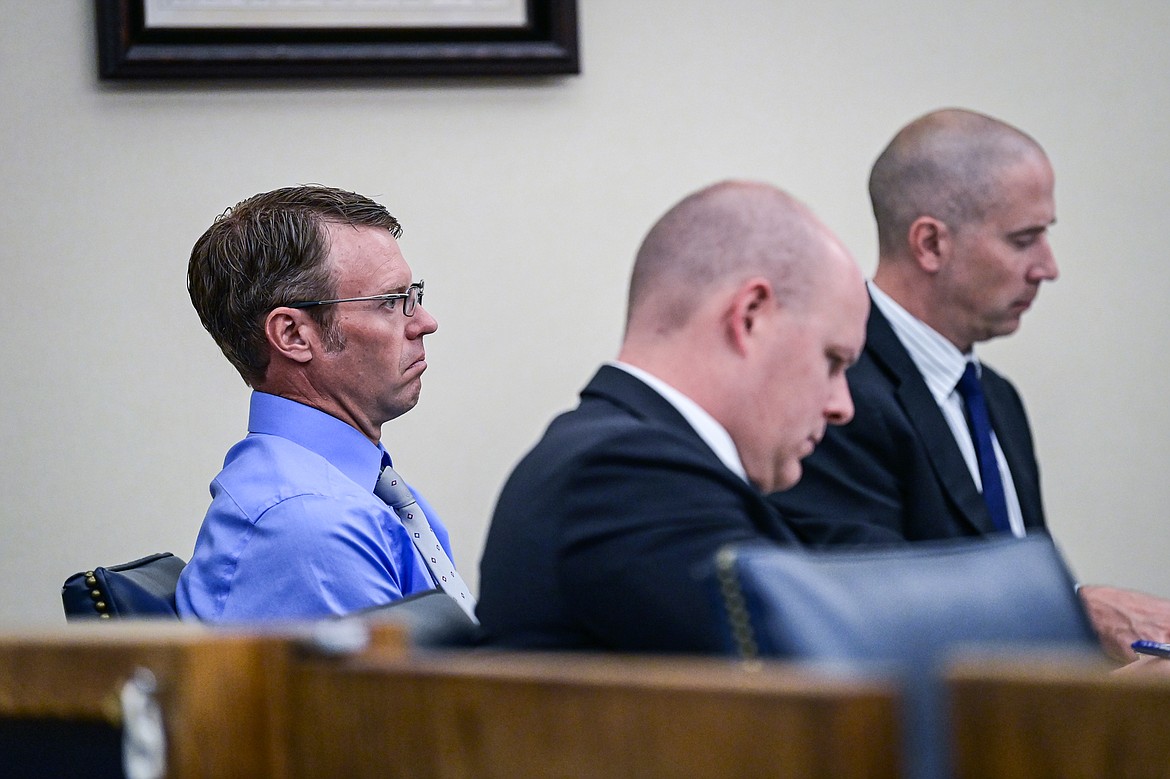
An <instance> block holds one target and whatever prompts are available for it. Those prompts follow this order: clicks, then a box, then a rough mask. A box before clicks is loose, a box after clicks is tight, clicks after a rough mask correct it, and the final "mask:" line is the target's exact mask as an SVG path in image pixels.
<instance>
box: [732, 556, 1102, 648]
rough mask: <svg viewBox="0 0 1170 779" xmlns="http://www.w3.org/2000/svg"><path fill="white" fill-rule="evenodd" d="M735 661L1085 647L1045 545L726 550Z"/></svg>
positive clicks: (1078, 618) (1089, 637)
mask: <svg viewBox="0 0 1170 779" xmlns="http://www.w3.org/2000/svg"><path fill="white" fill-rule="evenodd" d="M716 565H717V569H718V581H719V585H720V591H721V593H722V596H723V602H724V605H725V608H726V610H727V613H728V614H729V619H730V622H729V625H730V626H732V627H731V629H729V631H728V639H729V646H733V647H734V649H735V651H736V652H738V653H739V654H741V655H763V656H774V657H788V658H805V659H817V660H840V661H864V662H873V661H878V662H887V663H910V664H913V665H915V666H916V667H918V668H925V667H927V666H928V665H929V664H930V663H931V662H932V660H933V659H935V658H937V657H939V656H940V655H942V654H944V653H946V652H947V651H948V650H951V649H954V648H955V647H958V646H966V645H974V644H981V645H988V644H996V645H1003V644H1013V645H1020V644H1029V645H1045V646H1051V645H1063V646H1066V647H1079V648H1085V647H1093V646H1096V637H1095V634H1094V633H1093V630H1092V627H1091V626H1090V624H1089V621H1088V618H1087V617H1086V615H1085V612H1084V609H1083V607H1082V606H1081V603H1080V598H1079V597H1078V596H1077V595H1076V591H1075V585H1074V583H1073V580H1072V577H1071V576H1070V575H1069V572H1068V569H1067V568H1066V567H1065V564H1064V561H1063V560H1062V559H1061V556H1060V553H1059V552H1058V551H1057V549H1056V547H1055V546H1054V544H1053V543H1052V539H1051V538H1049V537H1048V536H1046V535H1037V536H1028V537H1026V538H1019V539H1017V538H1010V537H1005V538H999V539H978V540H975V539H972V540H962V541H956V542H940V543H933V542H932V543H918V544H908V545H905V546H898V547H886V548H880V549H873V548H867V549H843V550H828V551H806V550H800V549H788V548H780V547H776V546H774V545H767V546H764V545H747V546H739V547H728V548H725V549H723V550H721V551H720V553H719V556H718V559H717V563H716Z"/></svg>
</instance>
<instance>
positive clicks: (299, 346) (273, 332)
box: [264, 306, 317, 363]
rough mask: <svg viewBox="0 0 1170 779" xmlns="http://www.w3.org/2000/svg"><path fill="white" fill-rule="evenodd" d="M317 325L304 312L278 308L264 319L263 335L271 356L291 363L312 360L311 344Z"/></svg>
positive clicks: (313, 341) (313, 340)
mask: <svg viewBox="0 0 1170 779" xmlns="http://www.w3.org/2000/svg"><path fill="white" fill-rule="evenodd" d="M316 330H317V323H316V322H314V321H313V320H312V317H310V316H309V315H308V314H306V313H305V312H304V311H301V310H299V309H295V308H287V307H283V306H282V307H280V308H274V309H272V310H271V311H269V312H268V316H267V317H265V318H264V335H265V337H266V338H267V339H268V345H269V346H270V347H272V352H273V354H279V355H282V356H283V357H284V358H285V359H288V360H292V361H293V362H301V363H306V362H308V361H309V360H311V359H313V344H314V343H315V341H316V339H315V338H314V335H315V334H316Z"/></svg>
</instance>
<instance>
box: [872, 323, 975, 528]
mask: <svg viewBox="0 0 1170 779" xmlns="http://www.w3.org/2000/svg"><path fill="white" fill-rule="evenodd" d="M865 350H866V351H867V352H868V353H869V354H870V356H872V357H873V359H874V361H875V362H876V363H878V365H879V366H880V367H881V368H882V369H883V370H884V371H885V372H886V373H887V374H888V375H889V376H890V378H891V380H892V381H893V383H894V394H895V396H896V397H897V399H898V403H899V404H900V405H901V406H902V409H903V410H904V411H905V412H906V418H907V419H909V420H910V424H911V425H912V426H913V427H914V429H915V430H917V431H918V438H919V440H920V441H921V442H922V445H923V447H924V448H925V449H926V452H927V455H928V457H929V459H930V462H931V465H932V466H933V468H934V472H935V474H936V475H937V476H938V480H939V483H940V484H941V485H942V489H943V492H945V493H946V495H947V497H948V498H949V499H950V500H951V501H952V502H953V503H954V505H955V507H956V508H957V510H958V513H959V515H960V516H961V517H962V518H963V520H965V521H966V522H967V523H968V524H970V525H971V527H973V528H975V530H977V531H978V532H979V533H981V534H984V533H993V532H995V528H994V526H993V525H992V523H991V516H990V514H989V513H988V511H987V504H986V503H984V501H983V496H982V495H980V494H979V490H978V489H977V488H976V487H975V482H974V481H973V480H972V479H971V472H970V471H969V470H968V469H967V463H966V461H965V460H963V454H962V452H960V451H959V445H958V444H957V443H955V436H954V434H953V433H952V432H951V428H950V426H949V425H947V421H946V419H945V418H944V417H943V415H942V412H941V411H940V410H939V408H938V404H937V403H935V401H934V396H933V395H931V394H930V390H929V389H928V388H927V386H926V382H925V381H923V379H922V374H921V373H919V371H918V367H917V366H916V365H915V364H914V361H913V360H912V359H911V358H910V354H909V353H908V352H907V351H906V348H905V347H904V346H903V345H902V342H901V341H899V340H898V336H897V335H896V334H895V333H894V330H893V328H892V327H890V323H889V322H888V321H886V318H885V317H884V316H883V315H882V313H881V311H879V310H878V308H877V306H873V307H872V308H871V309H870V314H869V324H868V327H867V335H866V343H865Z"/></svg>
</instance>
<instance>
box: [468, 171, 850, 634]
mask: <svg viewBox="0 0 1170 779" xmlns="http://www.w3.org/2000/svg"><path fill="white" fill-rule="evenodd" d="M868 308H869V303H868V300H867V299H866V294H865V287H864V282H863V279H862V276H861V273H860V271H859V270H858V268H857V266H856V264H855V263H854V262H853V260H852V258H851V257H850V256H849V254H848V253H847V252H846V250H845V249H844V247H843V246H842V245H841V244H840V243H839V242H838V241H837V239H836V238H835V237H834V236H833V235H832V233H830V232H829V230H828V229H827V228H826V227H825V226H824V225H823V224H821V222H820V221H819V220H817V218H816V217H815V216H814V215H813V214H812V213H811V212H810V211H809V210H808V209H807V208H806V207H805V206H804V205H802V204H801V203H799V202H798V201H796V200H795V199H793V198H792V197H790V196H788V195H787V194H785V193H784V192H781V191H780V190H778V189H775V188H774V187H771V186H768V185H765V184H758V183H750V182H724V183H721V184H716V185H714V186H711V187H708V188H706V189H703V190H701V191H699V192H696V193H694V194H692V195H690V196H689V197H687V198H685V199H684V200H683V201H682V202H680V203H679V204H678V205H676V206H675V207H674V208H672V209H671V210H670V211H668V212H667V213H666V214H665V215H664V216H663V217H662V218H661V219H660V220H659V221H658V223H657V224H655V226H654V227H653V229H651V231H650V233H649V234H648V235H647V236H646V239H645V241H644V242H643V244H642V247H641V249H640V250H639V251H638V255H637V258H636V260H635V263H634V271H633V275H632V278H631V282H630V294H629V311H628V317H627V322H626V333H625V338H624V341H623V343H622V347H621V351H620V353H619V355H618V360H617V361H616V362H613V363H609V364H607V365H604V366H602V367H601V369H600V370H598V372H597V374H596V375H595V376H594V377H593V379H592V380H591V381H590V382H589V384H588V386H586V387H585V389H584V390H583V391H582V393H581V403H580V405H579V406H578V407H577V408H576V409H574V410H572V411H569V412H567V413H565V414H562V415H561V416H560V417H558V418H557V419H556V420H554V421H553V423H552V424H551V425H550V426H549V428H548V430H547V431H546V432H545V434H544V437H543V439H542V440H541V441H540V442H539V443H538V444H537V445H536V447H535V448H534V449H533V450H532V451H531V452H529V453H528V455H527V456H526V457H525V458H524V459H523V460H522V461H521V462H520V464H519V465H518V466H517V467H516V469H515V471H513V473H512V475H511V477H510V478H509V479H508V481H507V483H506V484H505V486H504V489H503V492H502V493H501V495H500V498H499V501H498V503H497V505H496V510H495V514H494V516H493V518H492V523H491V528H490V530H489V533H488V538H487V543H486V547H485V550H484V555H483V560H482V563H481V575H480V589H481V592H480V601H479V609H478V612H477V613H478V615H479V618H480V620H481V622H482V624H483V627H484V629H485V631H486V633H487V636H488V639H489V641H490V642H491V643H494V644H496V645H502V646H512V647H530V648H571V649H615V650H627V651H651V650H657V651H696V652H715V651H721V650H724V649H725V648H726V647H725V645H724V642H723V638H722V633H721V630H720V629H719V628H718V625H719V620H718V619H717V616H716V613H715V609H714V603H713V602H712V599H711V594H710V593H709V592H707V590H706V589H705V588H704V587H703V586H701V585H700V584H699V582H698V581H697V580H696V579H695V577H694V575H693V574H694V572H695V569H696V568H697V567H699V566H703V565H707V564H709V563H710V561H711V560H712V558H713V556H714V554H715V552H716V550H718V549H719V547H720V546H722V545H723V544H726V543H733V542H742V541H750V540H753V539H760V540H769V541H772V542H775V543H778V544H789V543H795V542H796V539H795V537H794V536H793V534H792V532H791V531H790V530H789V528H788V527H787V526H786V525H785V523H784V522H783V520H782V519H781V518H780V516H779V514H778V513H777V512H776V510H775V509H774V508H773V507H772V506H770V505H769V504H768V502H767V500H766V499H765V498H764V493H766V492H770V491H772V490H779V489H784V488H786V487H790V486H792V485H793V484H794V483H796V481H797V480H798V479H799V478H800V474H801V459H802V458H804V457H806V456H807V455H808V454H809V453H810V452H811V451H812V450H813V447H814V446H815V445H816V443H817V441H819V440H820V438H821V437H822V436H823V435H824V432H825V428H826V426H828V425H834V424H842V423H844V422H846V421H848V419H849V418H850V416H851V415H852V413H853V406H852V402H851V401H850V398H849V392H848V389H847V387H846V384H845V368H846V367H847V366H849V365H850V364H852V363H853V361H854V360H855V359H856V358H857V356H858V355H859V354H860V352H861V348H862V344H863V341H864V330H865V317H866V313H867V311H868Z"/></svg>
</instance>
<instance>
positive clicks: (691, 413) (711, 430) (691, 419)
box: [609, 360, 748, 481]
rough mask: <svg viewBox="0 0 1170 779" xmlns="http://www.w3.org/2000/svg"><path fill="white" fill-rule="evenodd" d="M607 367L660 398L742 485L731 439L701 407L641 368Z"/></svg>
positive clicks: (616, 363)
mask: <svg viewBox="0 0 1170 779" xmlns="http://www.w3.org/2000/svg"><path fill="white" fill-rule="evenodd" d="M609 364H610V365H612V366H613V367H615V368H620V369H621V370H623V371H625V372H626V373H628V374H630V375H631V376H633V377H634V378H636V379H638V380H640V381H641V382H642V383H644V384H645V385H646V386H648V387H650V389H652V390H654V391H655V392H657V393H658V394H659V395H661V396H662V397H663V398H664V399H665V400H666V402H667V403H669V404H670V405H672V406H674V408H675V410H676V411H678V413H679V414H681V415H682V417H683V419H685V420H686V421H687V423H688V424H689V425H690V426H691V427H692V428H693V429H694V431H695V432H696V433H697V434H698V436H699V438H701V439H703V442H704V443H705V444H707V446H709V447H710V448H711V451H712V452H714V453H715V456H716V457H718V458H719V460H720V462H722V463H723V464H724V465H725V466H727V469H728V470H729V471H731V472H732V473H734V474H736V475H737V476H739V477H740V478H741V479H743V480H744V481H747V480H748V477H747V471H746V470H745V469H744V467H743V461H742V460H741V459H740V458H739V450H737V449H736V448H735V441H733V440H732V439H731V434H730V433H728V432H727V428H725V427H723V425H721V424H719V422H718V421H716V419H715V417H713V416H711V415H710V414H708V413H707V411H706V410H705V409H704V408H703V407H702V406H700V405H699V404H698V403H696V402H695V401H693V400H691V399H690V398H688V397H687V396H686V395H684V394H683V393H681V392H679V391H678V390H677V389H675V388H674V387H672V386H670V385H669V384H667V383H666V382H665V381H663V380H662V379H660V378H658V377H657V376H654V375H653V374H650V373H647V372H646V371H644V370H642V369H641V368H638V367H636V366H633V365H630V364H629V363H624V362H619V361H617V360H614V361H613V362H611V363H609Z"/></svg>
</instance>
